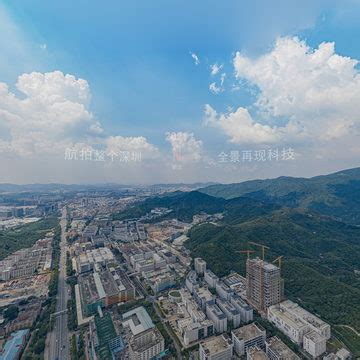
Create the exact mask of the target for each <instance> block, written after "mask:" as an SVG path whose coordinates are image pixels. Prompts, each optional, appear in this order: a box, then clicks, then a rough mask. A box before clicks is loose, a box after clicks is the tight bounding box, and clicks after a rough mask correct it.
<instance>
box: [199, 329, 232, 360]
mask: <svg viewBox="0 0 360 360" xmlns="http://www.w3.org/2000/svg"><path fill="white" fill-rule="evenodd" d="M232 355H233V344H232V342H231V339H230V338H229V337H228V336H226V335H220V336H217V337H214V338H211V339H208V340H204V341H202V342H201V343H200V346H199V357H200V360H228V359H231V358H232Z"/></svg>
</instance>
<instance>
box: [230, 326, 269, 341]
mask: <svg viewBox="0 0 360 360" xmlns="http://www.w3.org/2000/svg"><path fill="white" fill-rule="evenodd" d="M264 332H265V330H263V329H262V328H261V327H260V325H257V324H255V323H251V324H249V325H245V326H243V327H241V328H238V329H235V330H233V331H232V334H234V336H236V337H237V338H238V339H242V340H244V341H247V340H251V339H253V338H255V337H258V336H262V335H263V334H264Z"/></svg>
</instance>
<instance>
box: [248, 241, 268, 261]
mask: <svg viewBox="0 0 360 360" xmlns="http://www.w3.org/2000/svg"><path fill="white" fill-rule="evenodd" d="M249 244H251V245H255V246H259V247H261V254H262V259H263V260H265V249H270V248H269V247H268V246H265V245H263V244H258V243H256V242H253V241H251V242H249Z"/></svg>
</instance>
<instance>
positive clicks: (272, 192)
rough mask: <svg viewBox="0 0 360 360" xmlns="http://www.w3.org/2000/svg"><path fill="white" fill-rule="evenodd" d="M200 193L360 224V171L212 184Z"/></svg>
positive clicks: (350, 170) (352, 170)
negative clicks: (261, 203)
mask: <svg viewBox="0 0 360 360" xmlns="http://www.w3.org/2000/svg"><path fill="white" fill-rule="evenodd" d="M199 191H201V192H203V193H205V194H207V195H211V196H215V197H221V198H224V199H233V198H236V197H239V196H244V197H248V198H252V199H256V200H260V201H262V202H267V203H272V204H278V205H281V206H288V207H292V208H296V207H300V208H306V209H310V210H314V211H317V212H320V213H322V214H326V215H330V216H333V217H335V218H337V219H339V220H342V221H345V222H348V223H351V224H360V168H355V169H349V170H344V171H339V172H336V173H334V174H329V175H322V176H316V177H313V178H309V179H307V178H294V177H284V176H282V177H279V178H276V179H267V180H253V181H246V182H242V183H238V184H228V185H220V184H219V185H211V186H208V187H205V188H203V189H200V190H199Z"/></svg>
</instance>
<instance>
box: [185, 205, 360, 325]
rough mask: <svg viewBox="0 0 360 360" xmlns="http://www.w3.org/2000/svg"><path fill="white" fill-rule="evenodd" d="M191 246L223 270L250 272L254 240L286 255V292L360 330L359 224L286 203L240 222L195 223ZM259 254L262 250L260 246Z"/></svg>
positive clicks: (273, 255) (221, 272) (271, 254)
mask: <svg viewBox="0 0 360 360" xmlns="http://www.w3.org/2000/svg"><path fill="white" fill-rule="evenodd" d="M189 237H190V239H189V240H188V242H187V243H186V246H187V247H188V248H189V249H190V250H191V251H192V253H193V255H194V256H201V257H203V258H204V259H205V260H206V261H207V262H208V264H209V267H210V268H211V269H212V270H213V271H214V272H216V273H217V274H219V275H224V274H226V273H228V272H229V271H230V270H235V271H240V272H241V273H243V274H245V261H246V256H245V255H244V254H240V253H237V251H240V250H244V249H248V248H252V249H253V250H256V251H257V250H258V249H257V248H256V247H255V248H254V247H251V246H249V245H248V242H250V241H254V242H258V243H261V244H264V245H266V246H269V247H270V249H269V250H268V252H267V255H266V258H267V260H268V261H272V260H274V259H275V258H276V257H277V256H279V255H283V256H284V260H283V276H284V278H285V293H286V295H287V296H288V297H289V298H292V299H293V300H295V301H297V302H300V303H301V304H302V305H303V306H305V307H306V308H308V309H309V310H311V311H313V312H315V313H317V314H319V315H320V316H321V317H322V318H324V319H326V320H327V321H329V322H331V323H332V324H348V325H351V326H353V327H354V328H356V329H358V330H360V301H359V300H360V276H359V275H356V274H355V272H354V270H360V228H358V227H355V226H351V225H346V224H344V223H341V222H338V221H334V220H333V219H331V218H328V217H324V216H320V215H317V214H312V213H310V212H308V211H304V210H293V209H283V210H277V211H274V212H272V213H270V214H268V215H265V216H261V217H258V218H255V219H251V220H249V221H240V222H239V223H238V224H232V225H222V226H214V225H211V224H203V225H199V226H197V227H194V228H193V229H192V230H191V231H190V234H189ZM257 254H258V255H260V254H259V252H257Z"/></svg>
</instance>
